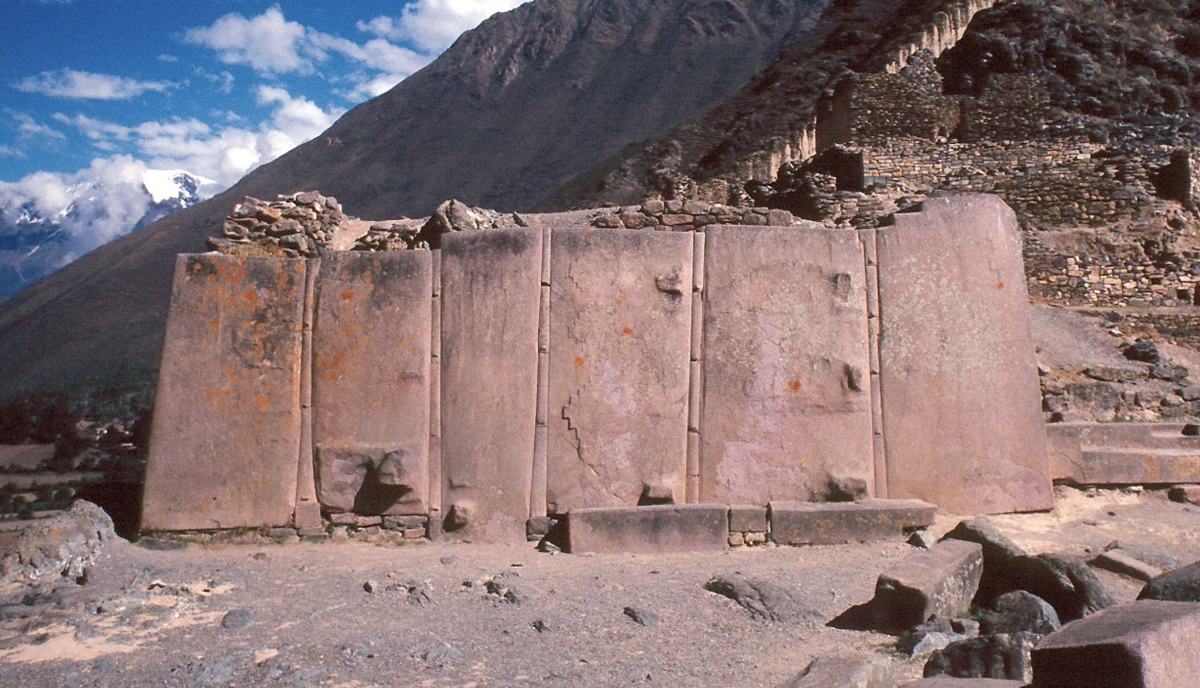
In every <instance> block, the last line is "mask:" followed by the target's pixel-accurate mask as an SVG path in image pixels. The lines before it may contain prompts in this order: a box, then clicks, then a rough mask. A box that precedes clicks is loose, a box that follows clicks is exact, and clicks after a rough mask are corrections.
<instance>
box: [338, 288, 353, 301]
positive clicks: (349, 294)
mask: <svg viewBox="0 0 1200 688" xmlns="http://www.w3.org/2000/svg"><path fill="white" fill-rule="evenodd" d="M339 296H341V298H342V300H343V301H353V300H354V290H352V289H347V290H345V291H343V292H342V293H341V294H340V295H339Z"/></svg>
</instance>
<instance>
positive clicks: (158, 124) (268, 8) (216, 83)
mask: <svg viewBox="0 0 1200 688" xmlns="http://www.w3.org/2000/svg"><path fill="white" fill-rule="evenodd" d="M521 2H522V0H304V1H298V0H278V1H275V2H268V1H265V0H0V10H2V12H3V16H4V21H3V22H0V211H4V212H6V213H8V215H9V217H10V219H11V218H12V217H13V214H14V212H15V210H16V209H19V208H21V207H23V206H24V207H35V208H37V209H38V210H39V211H40V212H43V213H53V212H61V210H62V207H63V205H64V204H65V203H67V202H69V199H70V197H71V193H72V190H73V189H74V190H77V189H79V188H80V186H81V185H85V186H86V185H91V184H99V185H100V186H101V187H103V188H104V189H106V190H108V192H109V193H110V195H116V196H119V197H120V198H119V199H118V200H116V201H113V202H112V203H113V204H123V205H121V207H122V208H124V207H125V206H128V205H131V204H132V205H137V203H138V202H139V198H140V196H144V195H145V193H144V192H143V191H141V190H140V180H141V179H142V178H143V177H144V172H145V170H147V169H182V170H186V171H189V172H192V173H194V174H197V175H200V176H202V177H206V178H208V179H211V180H213V182H215V183H214V184H212V185H209V186H207V187H205V188H204V191H205V193H206V195H212V194H215V193H217V192H219V191H220V190H222V189H224V188H226V187H228V186H229V185H231V184H232V183H234V182H235V181H237V180H238V179H240V178H241V177H242V176H244V175H245V174H246V173H247V172H249V171H250V170H252V169H253V168H255V167H257V166H258V165H261V164H263V163H266V162H269V161H270V160H272V159H274V158H275V157H278V156H279V155H281V154H283V153H284V152H286V151H287V150H290V149H291V148H293V147H295V146H296V145H298V144H300V143H303V142H304V141H306V140H308V139H310V138H313V137H314V136H316V135H317V134H319V133H320V132H322V131H324V130H325V129H326V128H327V127H328V126H329V125H330V124H332V123H333V122H334V121H335V120H336V119H337V118H338V117H339V116H340V115H341V114H343V113H344V112H345V111H347V110H348V109H350V108H351V107H353V106H354V105H356V104H358V103H360V102H362V101H364V100H367V99H369V98H370V97H372V96H375V95H378V94H380V93H382V92H384V91H386V90H387V89H388V88H390V87H391V86H393V85H395V84H396V83H397V82H399V81H400V80H401V79H403V78H404V77H406V76H408V75H409V74H411V73H412V72H414V71H416V70H418V69H420V68H421V67H422V66H424V65H425V64H428V63H429V62H430V61H431V60H432V59H434V58H435V57H436V56H437V55H438V54H439V53H440V52H441V51H442V50H444V49H445V48H446V47H448V46H449V45H450V43H451V42H453V40H454V39H455V38H456V37H457V36H458V35H459V34H460V33H461V32H462V31H464V30H466V29H469V28H472V27H474V26H476V25H477V24H478V23H479V22H480V21H481V20H483V19H485V18H487V17H488V16H490V15H492V14H494V13H496V12H500V11H504V10H508V9H511V8H513V7H516V6H517V5H519V4H521ZM123 187H129V188H126V189H125V192H124V195H123V196H122V194H121V193H120V189H121V188H123ZM139 194H140V196H139ZM136 210H137V209H136V208H132V209H127V212H121V211H120V209H118V208H108V209H106V210H105V212H103V213H93V214H92V215H93V216H94V217H93V220H94V219H95V218H96V217H99V218H100V220H97V221H89V224H87V225H86V226H83V225H81V226H79V227H73V228H72V229H71V230H70V231H72V232H75V233H76V234H77V235H78V237H77V238H78V239H79V241H77V242H76V244H78V246H77V247H76V249H75V250H72V251H71V252H69V253H68V254H66V255H64V258H63V261H64V262H65V261H67V260H70V259H72V258H73V257H76V256H77V254H78V253H79V252H81V251H82V250H87V249H89V248H94V246H95V245H98V244H99V243H103V242H104V241H107V240H108V239H111V238H114V237H115V236H117V235H119V234H121V233H124V232H126V231H128V230H129V229H130V227H122V224H125V223H127V221H128V219H129V218H130V217H135V218H136V217H140V216H139V215H137V213H136Z"/></svg>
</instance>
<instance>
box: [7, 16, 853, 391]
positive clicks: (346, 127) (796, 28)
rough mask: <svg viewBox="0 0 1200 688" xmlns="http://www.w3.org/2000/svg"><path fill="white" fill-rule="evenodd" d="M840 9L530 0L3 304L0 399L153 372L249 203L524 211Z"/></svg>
mask: <svg viewBox="0 0 1200 688" xmlns="http://www.w3.org/2000/svg"><path fill="white" fill-rule="evenodd" d="M831 2H832V0H534V1H533V2H529V3H526V4H525V5H522V6H520V7H518V8H517V9H515V10H512V11H510V12H506V13H503V14H499V15H496V16H494V17H492V18H491V19H489V20H487V21H485V22H484V23H483V24H482V25H480V26H479V27H478V28H477V29H475V30H473V31H470V32H467V33H466V34H464V35H463V36H462V37H460V38H459V40H458V41H457V42H455V44H454V45H453V46H451V47H450V48H449V49H448V50H447V51H446V52H445V53H444V54H443V55H442V56H441V57H440V58H439V59H437V60H436V61H434V62H433V63H432V64H430V65H429V66H427V67H426V68H425V69H423V70H421V71H420V72H418V73H416V74H414V75H412V76H411V77H409V78H408V79H406V80H404V81H403V82H401V83H400V84H399V85H397V86H396V87H395V88H393V89H392V90H391V91H389V92H387V93H385V94H383V95H381V96H379V97H378V98H375V99H374V100H371V101H369V102H367V103H364V104H363V105H360V106H358V107H357V108H354V109H353V110H352V111H350V112H349V113H347V114H346V115H345V116H343V117H342V119H341V120H339V121H338V122H337V123H335V124H334V125H333V126H332V127H331V128H330V129H329V130H328V131H326V132H325V133H324V134H322V135H321V136H319V137H317V138H316V139H314V140H313V141H310V142H309V143H307V144H305V145H302V146H300V147H298V148H297V149H295V150H293V151H292V152H290V153H288V154H287V155H284V156H282V157H281V158H279V159H277V160H275V161H274V162H272V163H269V164H267V165H264V166H263V167H260V168H259V169H257V170H256V171H254V172H253V173H251V174H250V175H248V176H247V177H246V178H245V179H243V180H242V181H241V182H239V183H238V184H237V185H235V186H234V187H233V188H232V189H230V190H228V191H227V192H225V193H223V194H221V195H219V196H216V197H215V198H213V199H211V200H209V201H207V202H205V203H201V204H199V205H197V206H193V207H191V208H188V209H186V210H183V211H181V212H179V213H175V214H172V215H170V216H167V217H166V218H164V219H162V220H159V221H158V222H155V223H153V224H151V225H149V226H147V227H145V228H143V229H142V230H140V231H137V232H134V233H132V234H129V235H127V236H125V237H122V238H121V239H118V240H116V241H114V242H112V243H109V244H107V245H105V246H102V247H100V248H98V249H96V250H95V251H93V252H91V253H90V254H88V255H86V256H84V257H83V258H81V259H79V260H77V261H75V262H74V263H72V264H71V265H70V266H68V267H67V268H65V269H63V270H60V271H59V272H57V273H55V274H53V275H51V276H49V277H48V278H46V279H43V280H42V281H40V282H38V283H37V284H35V285H33V286H32V287H29V288H27V289H25V290H24V291H22V292H21V293H20V294H18V295H17V296H15V297H14V298H12V299H10V300H9V301H8V302H5V303H4V304H3V305H2V306H0V367H2V368H3V375H0V395H4V394H6V393H11V392H13V391H15V390H17V389H20V388H23V387H37V386H42V385H58V384H63V383H65V382H68V381H75V380H81V379H86V378H88V377H92V376H94V375H97V374H101V373H105V372H111V371H113V370H117V369H123V370H126V371H127V372H129V373H130V374H131V375H142V374H144V373H145V371H148V370H152V369H154V368H156V367H157V364H158V355H159V351H160V350H161V346H162V342H161V338H162V331H163V325H164V322H165V319H166V310H167V301H168V296H169V292H170V280H171V274H172V270H173V265H174V256H175V254H177V253H179V252H188V251H202V250H204V249H205V243H204V238H205V237H206V236H209V235H213V234H216V233H217V232H218V231H219V224H220V220H221V219H222V218H223V217H224V216H225V215H226V214H228V212H229V211H230V209H231V208H232V207H233V205H234V203H235V202H236V201H237V200H238V199H240V198H241V196H243V195H254V196H259V197H265V198H272V197H273V196H274V195H275V194H279V193H287V192H293V191H297V190H301V189H320V190H321V191H322V192H323V193H326V194H332V195H334V196H336V197H337V198H338V199H339V201H341V202H342V204H343V207H344V208H345V209H346V211H347V212H349V213H352V214H354V215H358V216H361V217H377V218H385V217H397V216H400V215H421V214H427V213H429V212H430V211H431V210H432V209H433V208H434V207H435V206H436V204H437V203H439V202H440V201H442V200H445V199H447V198H450V197H457V198H460V199H462V200H464V201H467V202H468V203H470V204H472V205H484V206H491V207H496V208H499V209H518V208H526V207H529V206H531V205H532V204H534V203H535V202H536V201H537V200H538V199H540V198H541V197H542V196H544V195H546V194H548V193H550V192H552V191H553V190H554V189H555V188H556V187H557V186H559V185H560V184H562V183H563V182H564V181H566V180H567V179H570V178H571V177H573V176H575V175H577V174H579V173H581V172H582V171H584V170H586V169H588V168H589V167H591V166H593V165H595V164H598V163H599V162H601V161H603V160H605V159H607V158H609V157H612V156H614V155H616V154H617V153H618V152H619V151H621V150H622V149H623V148H624V147H626V146H628V145H630V144H632V143H635V142H637V141H640V140H643V139H647V138H649V137H652V136H655V135H658V134H660V133H662V132H664V131H667V130H669V129H670V128H671V127H673V126H675V125H677V124H679V123H680V122H682V121H686V120H688V119H690V118H693V117H696V116H698V115H699V114H700V113H701V112H703V111H704V110H706V109H708V108H711V107H712V106H714V105H716V104H717V103H719V102H720V101H721V100H722V99H724V98H725V97H727V96H728V95H730V94H731V93H733V92H735V91H736V90H737V89H739V88H741V87H742V86H743V85H744V84H745V83H746V82H747V81H749V80H750V79H751V78H752V77H753V76H754V75H755V74H756V73H757V72H758V71H759V70H760V69H762V68H763V67H764V66H766V65H768V64H770V63H771V61H773V60H774V59H775V58H776V57H777V56H778V55H779V53H780V51H782V50H783V49H784V48H785V47H786V46H788V45H790V44H792V43H794V42H795V41H796V40H798V39H800V38H801V37H802V36H804V35H805V33H806V31H807V30H809V29H811V27H812V26H814V25H815V24H816V23H817V22H818V21H819V20H820V17H821V15H822V14H823V13H824V11H825V10H826V9H827V8H828V6H829V4H830V3H831Z"/></svg>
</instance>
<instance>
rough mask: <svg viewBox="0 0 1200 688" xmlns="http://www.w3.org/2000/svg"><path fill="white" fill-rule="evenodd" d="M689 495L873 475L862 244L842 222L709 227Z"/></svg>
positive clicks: (779, 489) (727, 495)
mask: <svg viewBox="0 0 1200 688" xmlns="http://www.w3.org/2000/svg"><path fill="white" fill-rule="evenodd" d="M705 252H706V256H705V266H706V267H705V273H706V274H705V295H704V346H703V350H704V361H703V363H704V366H703V369H704V403H703V412H702V420H701V425H702V427H703V432H702V433H701V444H702V447H701V461H700V499H701V500H702V501H713V502H726V503H730V504H739V503H740V504H765V503H766V502H769V501H771V500H809V499H813V500H821V499H825V498H826V497H827V491H828V489H829V485H830V483H831V481H832V482H840V481H845V480H848V479H850V480H860V481H863V482H864V483H865V484H873V483H874V461H873V458H872V457H873V454H872V446H873V436H872V426H871V395H870V374H869V365H870V360H869V355H870V353H869V347H868V343H867V315H866V290H865V286H864V269H863V249H862V245H861V244H860V243H859V241H858V239H857V237H856V235H855V233H854V232H852V231H842V230H831V229H827V228H822V229H814V228H813V227H811V226H809V227H792V228H780V227H771V228H750V227H709V228H708V230H707V233H706V236H705Z"/></svg>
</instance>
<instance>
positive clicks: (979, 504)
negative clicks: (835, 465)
mask: <svg viewBox="0 0 1200 688" xmlns="http://www.w3.org/2000/svg"><path fill="white" fill-rule="evenodd" d="M894 218H895V222H894V225H893V226H890V227H881V228H879V230H878V233H877V251H878V261H879V308H880V320H881V336H880V345H879V346H880V348H879V352H880V384H881V385H882V390H883V428H884V441H885V445H886V447H887V476H888V479H887V484H888V496H889V497H911V498H918V499H923V500H925V501H928V502H932V503H934V504H937V505H938V506H939V507H940V508H943V509H946V510H949V511H952V512H955V513H962V514H978V513H1002V512H1011V511H1035V510H1043V509H1050V508H1051V507H1052V506H1053V505H1054V500H1053V493H1052V490H1051V483H1050V470H1049V462H1048V459H1047V455H1046V433H1045V429H1044V425H1043V420H1042V412H1041V393H1040V390H1039V387H1038V376H1037V362H1036V360H1035V358H1034V346H1033V340H1032V338H1031V335H1030V329H1029V318H1028V308H1029V306H1028V295H1027V293H1026V288H1025V272H1024V268H1023V266H1022V260H1021V236H1020V233H1019V232H1018V229H1017V223H1016V218H1015V216H1014V215H1013V212H1012V210H1010V209H1009V208H1008V207H1007V206H1006V205H1005V204H1004V202H1003V201H1001V200H1000V199H998V198H996V197H993V196H983V195H965V196H955V197H952V198H932V199H929V200H927V201H925V202H924V203H923V204H922V208H921V212H918V213H897V214H896V215H895V216H894ZM981 256H986V259H984V258H981Z"/></svg>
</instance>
